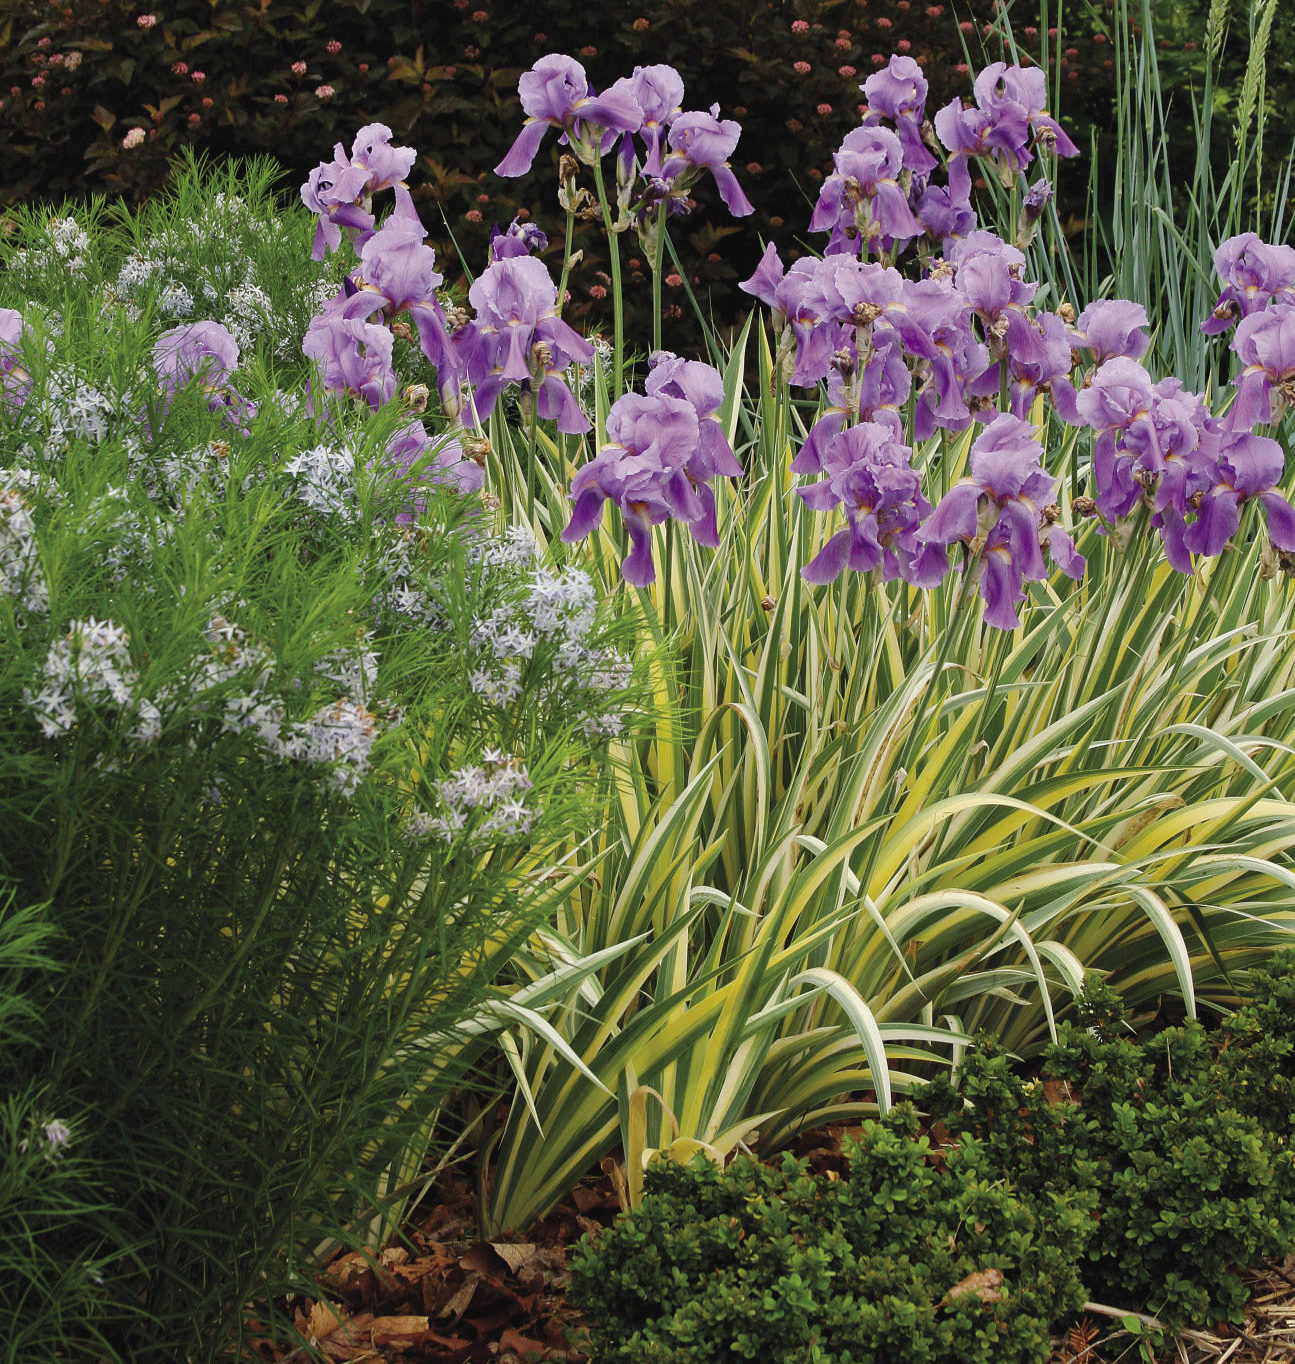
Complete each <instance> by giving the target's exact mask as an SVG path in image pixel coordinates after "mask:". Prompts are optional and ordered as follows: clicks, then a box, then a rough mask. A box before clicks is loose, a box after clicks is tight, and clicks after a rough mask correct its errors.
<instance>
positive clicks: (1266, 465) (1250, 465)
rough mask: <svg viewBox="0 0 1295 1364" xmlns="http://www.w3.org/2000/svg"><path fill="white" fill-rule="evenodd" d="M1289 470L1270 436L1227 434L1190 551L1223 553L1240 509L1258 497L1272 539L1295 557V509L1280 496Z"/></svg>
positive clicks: (1191, 530) (1190, 533) (1190, 539)
mask: <svg viewBox="0 0 1295 1364" xmlns="http://www.w3.org/2000/svg"><path fill="white" fill-rule="evenodd" d="M1285 467H1286V457H1285V453H1284V451H1283V450H1282V447H1281V446H1280V445H1279V444H1278V443H1277V442H1276V441H1275V440H1273V439H1271V437H1268V436H1256V435H1253V434H1252V433H1251V432H1249V431H1236V430H1225V431H1223V432H1222V433H1221V434H1220V437H1219V444H1218V447H1217V449H1216V451H1215V452H1214V473H1215V477H1214V479H1213V480H1212V486H1211V487H1210V488H1209V490H1208V491H1207V492H1206V493H1205V495H1204V496H1203V497H1202V498H1201V502H1200V510H1199V512H1198V514H1197V519H1196V523H1195V524H1194V525H1192V526H1190V527H1189V528H1188V530H1187V534H1186V541H1187V546H1188V548H1189V549H1191V550H1192V551H1193V552H1195V553H1198V554H1219V553H1221V552H1222V550H1223V547H1224V545H1226V544H1227V542H1228V539H1229V537H1230V536H1231V535H1232V534H1233V533H1234V532H1235V531H1236V528H1237V526H1238V524H1239V523H1240V519H1241V507H1242V506H1243V505H1244V504H1245V503H1246V502H1249V501H1250V500H1251V499H1253V498H1258V499H1259V501H1261V502H1262V503H1263V504H1264V510H1265V511H1266V512H1267V514H1268V535H1269V538H1270V539H1271V540H1272V542H1273V544H1274V545H1275V546H1276V547H1277V548H1278V549H1279V550H1282V551H1284V552H1285V553H1288V554H1290V553H1295V510H1292V508H1291V505H1290V503H1289V502H1287V501H1286V499H1285V498H1284V497H1283V496H1282V495H1281V494H1280V493H1279V492H1277V491H1276V488H1277V484H1278V483H1279V482H1280V481H1281V478H1282V474H1283V473H1284V471H1285Z"/></svg>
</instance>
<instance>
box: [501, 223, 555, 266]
mask: <svg viewBox="0 0 1295 1364" xmlns="http://www.w3.org/2000/svg"><path fill="white" fill-rule="evenodd" d="M548 249H549V239H548V235H547V233H545V232H542V231H541V230H540V228H539V227H538V226H536V224H535V223H533V222H530V221H529V220H523V219H521V218H514V219H513V220H512V222H511V223H509V224H508V231H507V232H501V231H500V230H499V226H498V224H496V225H495V229H494V231H493V232H491V234H490V259H491V262H492V263H493V262H494V261H497V260H505V259H506V258H507V257H509V256H538V255H541V254H543V253H544V252H545V251H547V250H548Z"/></svg>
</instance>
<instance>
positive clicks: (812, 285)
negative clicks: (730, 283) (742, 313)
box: [748, 256, 845, 387]
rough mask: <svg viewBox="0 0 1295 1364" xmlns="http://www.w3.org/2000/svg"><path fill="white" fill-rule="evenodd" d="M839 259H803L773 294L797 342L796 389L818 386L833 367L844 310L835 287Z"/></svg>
mask: <svg viewBox="0 0 1295 1364" xmlns="http://www.w3.org/2000/svg"><path fill="white" fill-rule="evenodd" d="M839 260H840V258H839V257H828V258H827V259H824V260H819V259H818V258H817V257H812V256H808V257H802V258H801V259H800V260H798V261H796V262H794V263H793V264H792V266H791V268H790V269H789V270H788V271H787V273H786V274H785V275H784V276H783V277H782V280H781V281H780V282H779V284H778V287H777V288H776V290H775V291H774V304H773V306H774V308H775V310H776V311H777V312H780V313H781V314H782V315H783V316H784V317H785V318H786V319H787V323H788V325H789V326H790V328H791V332H792V335H793V337H794V338H795V342H796V363H795V368H794V369H793V371H792V374H791V382H792V383H793V384H795V385H796V386H797V387H809V386H811V385H813V384H816V383H818V381H819V380H820V379H825V378H826V377H827V374H828V371H829V370H830V369H831V367H832V356H833V354H834V352H835V351H836V349H837V345H838V338H839V336H840V321H841V318H842V316H843V314H844V311H845V305H844V301H843V300H842V298H841V294H840V291H839V290H838V289H837V287H836V268H837V264H838V263H839ZM748 283H750V281H748Z"/></svg>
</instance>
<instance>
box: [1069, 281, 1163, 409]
mask: <svg viewBox="0 0 1295 1364" xmlns="http://www.w3.org/2000/svg"><path fill="white" fill-rule="evenodd" d="M1147 325H1148V322H1147V310H1146V309H1145V308H1144V307H1143V306H1142V304H1140V303H1133V302H1131V301H1130V300H1129V299H1127V298H1104V299H1099V300H1098V301H1097V302H1096V303H1090V304H1089V305H1088V307H1086V308H1085V309H1084V311H1083V312H1082V313H1080V314H1079V317H1078V319H1077V320H1076V322H1075V325H1074V329H1073V330H1072V332H1071V334H1070V344H1071V345H1072V347H1074V354H1072V356H1071V360H1072V363H1073V364H1078V363H1079V359H1080V354H1081V353H1082V352H1084V351H1087V352H1088V354H1089V355H1090V356H1091V357H1092V365H1091V367H1090V368H1089V371H1088V375H1087V378H1086V379H1085V384H1089V383H1091V382H1092V378H1093V374H1094V373H1095V372H1096V371H1097V370H1098V369H1100V368H1101V366H1102V365H1104V364H1105V363H1106V362H1107V361H1108V360H1113V359H1116V358H1124V359H1128V360H1140V359H1141V358H1142V356H1143V355H1145V354H1146V350H1147V347H1148V346H1149V345H1150V344H1151V338H1150V337H1149V336H1148V335H1147V333H1146V331H1145V330H1144V329H1145V328H1146V327H1147ZM1048 392H1049V394H1050V395H1051V397H1052V404H1053V406H1054V408H1055V409H1056V411H1057V414H1058V416H1060V418H1061V420H1062V421H1064V422H1065V423H1066V424H1067V425H1069V426H1084V425H1086V421H1085V418H1084V417H1083V416H1082V415H1081V413H1080V411H1079V408H1078V407H1077V406H1076V403H1075V399H1076V393H1075V386H1074V385H1073V384H1072V383H1071V382H1070V380H1069V379H1067V378H1066V377H1065V376H1064V375H1060V374H1059V375H1057V376H1056V377H1055V378H1054V379H1053V380H1052V383H1051V384H1050V385H1049V388H1048Z"/></svg>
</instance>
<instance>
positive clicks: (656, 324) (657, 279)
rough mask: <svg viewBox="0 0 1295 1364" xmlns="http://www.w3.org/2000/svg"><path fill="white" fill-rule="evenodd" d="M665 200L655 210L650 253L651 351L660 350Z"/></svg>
mask: <svg viewBox="0 0 1295 1364" xmlns="http://www.w3.org/2000/svg"><path fill="white" fill-rule="evenodd" d="M667 202H668V201H667V200H665V199H662V200H661V207H660V208H659V209H658V210H657V241H656V250H655V251H654V252H653V253H652V349H653V350H654V351H658V350H660V349H661V273H662V271H663V270H664V269H665V247H666V231H665V220H666V204H667Z"/></svg>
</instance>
